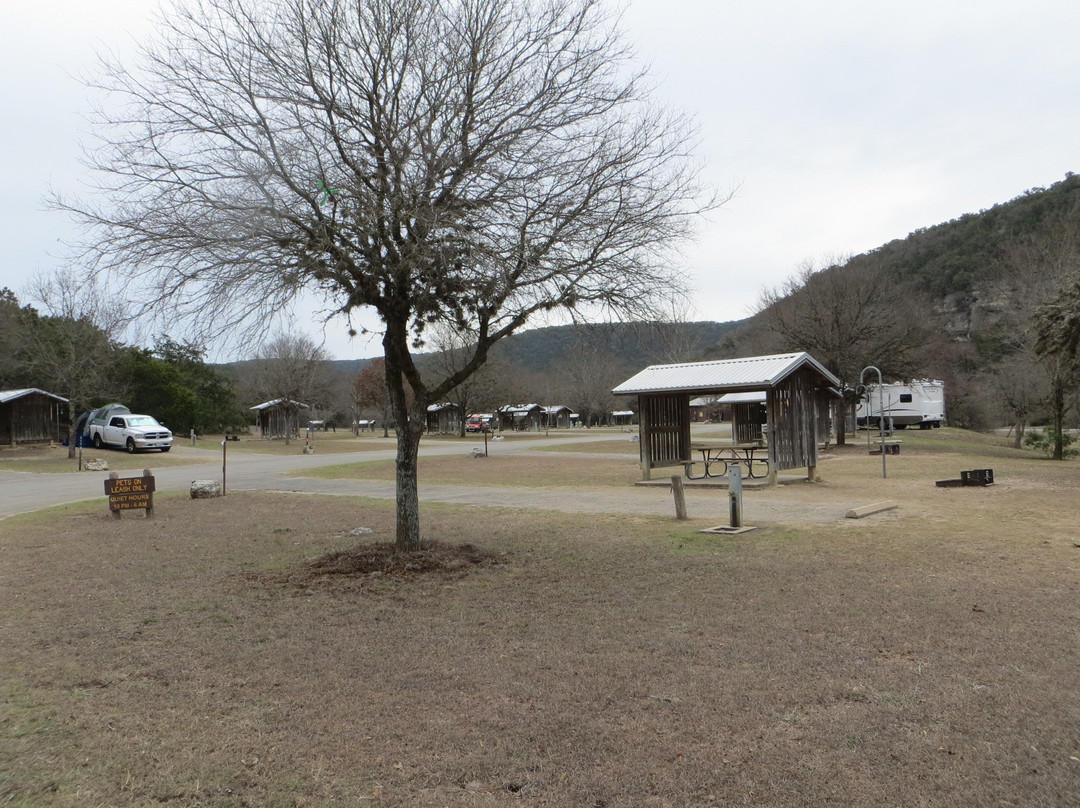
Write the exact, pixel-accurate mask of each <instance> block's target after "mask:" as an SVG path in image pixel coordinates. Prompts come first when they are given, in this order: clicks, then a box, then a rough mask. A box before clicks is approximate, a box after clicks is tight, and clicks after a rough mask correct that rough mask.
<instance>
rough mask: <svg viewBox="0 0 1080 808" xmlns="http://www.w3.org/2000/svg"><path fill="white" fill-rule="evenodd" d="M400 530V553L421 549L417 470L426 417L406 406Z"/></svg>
mask: <svg viewBox="0 0 1080 808" xmlns="http://www.w3.org/2000/svg"><path fill="white" fill-rule="evenodd" d="M397 421H398V423H397V427H396V429H395V431H396V432H397V472H396V484H397V510H396V515H397V534H396V536H395V542H394V543H395V545H396V547H397V551H398V552H399V553H408V552H413V551H416V550H419V549H420V495H419V493H418V491H417V483H416V474H417V466H418V463H419V455H420V436H421V435H422V434H423V432H424V430H423V419H421V418H419V417H417V415H416V413H412V417H410V413H409V412H408V411H407V410H406V411H404V412H399V413H398V417H397Z"/></svg>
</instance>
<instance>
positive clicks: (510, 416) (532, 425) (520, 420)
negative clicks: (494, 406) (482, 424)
mask: <svg viewBox="0 0 1080 808" xmlns="http://www.w3.org/2000/svg"><path fill="white" fill-rule="evenodd" d="M495 416H496V418H497V419H498V426H499V431H516V432H525V431H530V430H531V431H534V432H535V431H537V430H540V429H543V426H542V423H543V421H542V419H543V416H544V408H543V407H542V406H541V405H539V404H507V405H505V406H503V407H499V409H498V410H496V412H495Z"/></svg>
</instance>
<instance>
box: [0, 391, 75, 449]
mask: <svg viewBox="0 0 1080 808" xmlns="http://www.w3.org/2000/svg"><path fill="white" fill-rule="evenodd" d="M67 403H68V400H67V399H66V398H61V397H60V396H57V395H54V394H52V393H46V392H45V391H44V390H39V389H38V388H36V387H29V388H24V389H21V390H0V444H10V445H12V446H14V445H16V444H18V443H47V442H48V441H53V440H55V441H59V440H61V435H60V422H61V421H62V420H63V419H64V412H65V409H66V407H67Z"/></svg>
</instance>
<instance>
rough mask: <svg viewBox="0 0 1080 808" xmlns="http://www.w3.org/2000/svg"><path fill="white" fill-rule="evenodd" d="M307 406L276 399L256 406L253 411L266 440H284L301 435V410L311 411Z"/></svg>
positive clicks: (297, 402)
mask: <svg viewBox="0 0 1080 808" xmlns="http://www.w3.org/2000/svg"><path fill="white" fill-rule="evenodd" d="M310 409H311V407H309V406H308V405H307V404H301V403H300V402H299V401H293V400H292V399H284V398H275V399H274V400H273V401H264V402H263V403H262V404H256V405H255V406H254V407H252V408H251V410H252V411H253V412H254V413H255V415H256V417H257V418H258V422H259V424H258V426H259V431H260V434H261V435H262V436H263V437H264V438H284V437H293V436H299V435H300V410H310Z"/></svg>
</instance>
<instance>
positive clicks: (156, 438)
mask: <svg viewBox="0 0 1080 808" xmlns="http://www.w3.org/2000/svg"><path fill="white" fill-rule="evenodd" d="M87 429H88V431H89V433H90V440H92V441H93V443H94V448H95V449H101V448H102V447H105V446H115V447H118V448H120V447H122V448H124V449H127V450H128V452H129V453H131V454H134V453H135V452H138V451H142V450H144V449H160V450H161V451H163V452H167V451H169V449H171V448H172V443H173V435H172V432H170V431H169V430H168V429H166V428H165V427H163V426H162V425H161V424H159V423H158V422H157V419H156V418H154V417H153V416H151V415H133V414H132V413H123V414H119V413H110V414H109V416H108V418H107V419H104V420H100V421H99V420H91V421H90V423H89V424H88V425H87Z"/></svg>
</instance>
